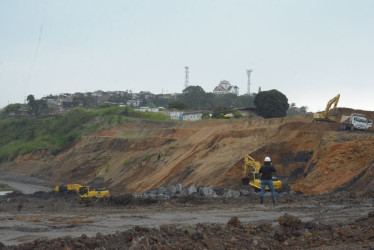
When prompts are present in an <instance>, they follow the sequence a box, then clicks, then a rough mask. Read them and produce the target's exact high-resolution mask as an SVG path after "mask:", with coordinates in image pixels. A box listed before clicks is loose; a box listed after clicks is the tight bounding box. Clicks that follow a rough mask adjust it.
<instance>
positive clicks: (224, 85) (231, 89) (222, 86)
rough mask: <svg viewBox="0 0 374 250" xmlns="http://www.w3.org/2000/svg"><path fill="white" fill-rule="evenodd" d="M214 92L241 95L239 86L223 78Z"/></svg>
mask: <svg viewBox="0 0 374 250" xmlns="http://www.w3.org/2000/svg"><path fill="white" fill-rule="evenodd" d="M213 93H214V94H216V95H225V94H235V95H239V88H238V86H233V85H231V84H230V82H229V81H226V80H223V81H221V82H220V83H219V85H218V86H217V87H215V88H214V90H213Z"/></svg>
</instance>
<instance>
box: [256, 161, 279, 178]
mask: <svg viewBox="0 0 374 250" xmlns="http://www.w3.org/2000/svg"><path fill="white" fill-rule="evenodd" d="M259 172H260V173H261V174H262V175H261V180H271V179H272V177H273V173H275V172H276V171H275V168H274V166H273V165H271V164H270V162H265V164H264V165H262V166H261V168H260V171H259Z"/></svg>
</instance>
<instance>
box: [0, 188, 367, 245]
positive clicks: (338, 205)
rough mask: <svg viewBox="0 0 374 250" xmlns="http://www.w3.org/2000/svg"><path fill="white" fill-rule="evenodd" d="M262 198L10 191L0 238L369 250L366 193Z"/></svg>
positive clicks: (2, 202)
mask: <svg viewBox="0 0 374 250" xmlns="http://www.w3.org/2000/svg"><path fill="white" fill-rule="evenodd" d="M268 195H269V194H267V196H266V197H265V202H264V204H262V205H261V204H259V199H258V194H257V193H253V194H251V195H249V196H248V197H239V198H230V199H225V198H210V199H206V198H205V199H201V198H194V197H182V198H177V199H171V200H168V201H156V200H150V199H143V200H139V199H135V198H133V197H131V196H126V195H125V196H116V197H114V198H111V199H109V200H107V201H106V202H103V201H102V200H94V199H93V200H87V199H81V198H79V197H77V196H76V195H74V194H64V195H60V194H55V193H53V192H38V193H35V194H33V195H20V194H13V195H9V196H6V197H4V198H1V199H0V211H1V213H0V221H1V227H0V235H1V242H2V244H4V245H5V246H3V248H5V249H31V248H36V249H51V248H65V247H68V248H69V247H70V248H85V249H93V248H99V247H104V248H109V249H112V248H117V247H120V248H125V249H126V248H131V247H132V248H134V249H148V248H151V249H152V248H153V249H159V248H166V249H172V248H181V249H197V248H207V249H225V248H226V249H239V248H260V249H261V248H265V249H266V248H271V249H279V248H284V249H287V248H289V249H293V248H295V247H301V248H311V247H322V246H330V247H334V248H335V249H342V247H346V248H348V249H349V248H351V247H353V246H355V247H354V248H356V247H359V248H366V247H369V249H370V247H371V248H374V199H373V198H372V197H371V198H370V197H357V196H356V195H354V194H353V193H349V192H339V193H335V194H330V195H320V196H302V195H300V194H296V193H291V194H290V193H281V194H279V195H278V197H277V198H278V204H276V205H273V204H272V202H271V198H270V197H269V196H268ZM286 214H287V215H286ZM235 217H236V218H237V219H235ZM229 221H230V223H229V224H228V222H229ZM231 224H232V225H231ZM17 245H18V246H17Z"/></svg>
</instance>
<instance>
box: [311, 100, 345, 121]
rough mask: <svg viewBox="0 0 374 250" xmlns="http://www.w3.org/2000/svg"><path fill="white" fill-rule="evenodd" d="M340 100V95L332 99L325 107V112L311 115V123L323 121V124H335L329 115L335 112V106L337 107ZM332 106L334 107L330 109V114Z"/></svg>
mask: <svg viewBox="0 0 374 250" xmlns="http://www.w3.org/2000/svg"><path fill="white" fill-rule="evenodd" d="M339 98H340V94H338V95H337V96H335V97H334V98H332V99H331V100H330V101H329V102H328V103H327V105H326V108H325V111H323V112H321V113H314V114H313V122H317V121H324V122H335V120H334V117H333V116H331V114H332V113H333V112H334V111H335V109H336V106H337V105H338V102H339ZM333 104H334V107H333V108H332V110H331V112H330V108H331V106H332V105H333Z"/></svg>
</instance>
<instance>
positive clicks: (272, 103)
mask: <svg viewBox="0 0 374 250" xmlns="http://www.w3.org/2000/svg"><path fill="white" fill-rule="evenodd" d="M254 104H255V105H256V107H257V110H258V113H259V115H261V116H263V117H264V118H274V117H285V116H286V115H287V110H288V107H289V104H288V99H287V97H286V96H285V95H284V94H283V93H281V92H280V91H278V90H276V89H272V90H269V91H262V92H260V93H258V94H257V95H256V97H255V100H254Z"/></svg>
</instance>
